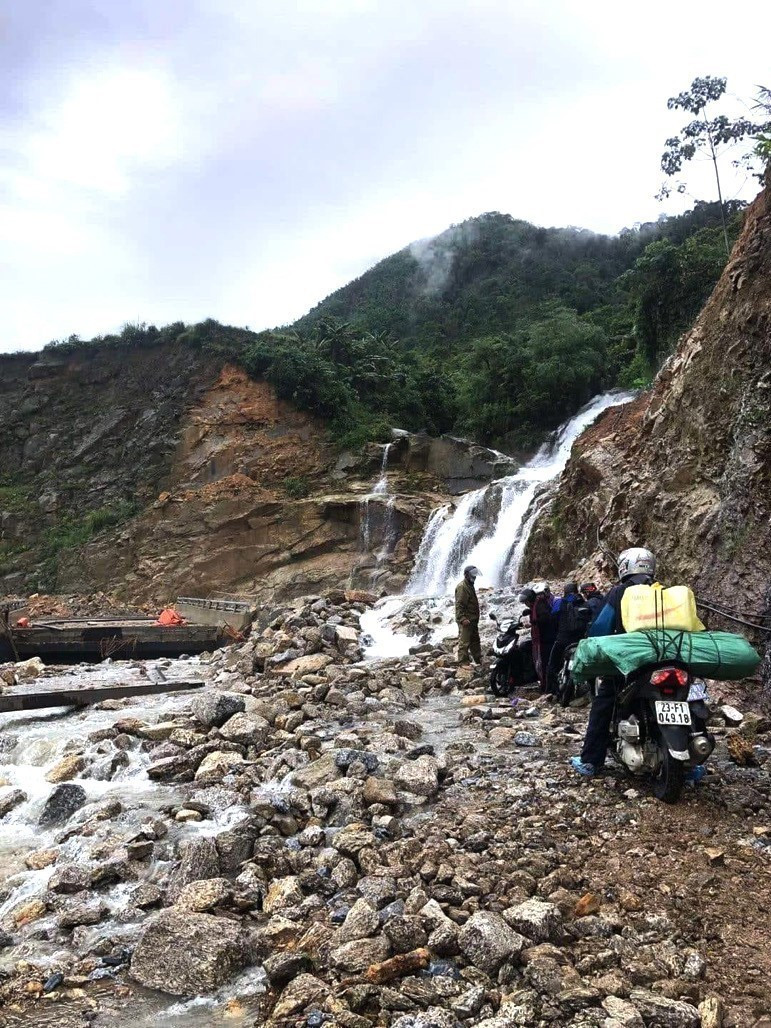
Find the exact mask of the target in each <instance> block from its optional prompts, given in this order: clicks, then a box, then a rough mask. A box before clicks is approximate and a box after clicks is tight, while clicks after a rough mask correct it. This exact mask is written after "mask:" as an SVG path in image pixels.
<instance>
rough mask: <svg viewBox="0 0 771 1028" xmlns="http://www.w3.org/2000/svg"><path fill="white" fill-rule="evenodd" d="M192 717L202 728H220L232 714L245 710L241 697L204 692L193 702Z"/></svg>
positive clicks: (226, 693)
mask: <svg viewBox="0 0 771 1028" xmlns="http://www.w3.org/2000/svg"><path fill="white" fill-rule="evenodd" d="M192 709H193V716H194V717H195V718H196V720H197V721H199V722H200V723H201V724H202V725H203V726H204V728H221V727H222V725H224V724H225V722H226V721H228V720H229V719H230V718H231V717H233V715H234V714H240V713H242V711H244V710H245V709H246V702H245V700H244V698H243V696H238V695H236V694H235V693H228V692H216V691H214V690H205V691H204V692H201V693H198V695H197V696H196V697H195V699H194V700H193V705H192Z"/></svg>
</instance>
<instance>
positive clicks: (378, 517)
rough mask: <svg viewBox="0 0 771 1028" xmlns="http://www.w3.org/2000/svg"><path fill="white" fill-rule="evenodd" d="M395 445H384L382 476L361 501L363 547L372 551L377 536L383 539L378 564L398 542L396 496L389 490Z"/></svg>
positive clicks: (378, 554) (365, 551) (378, 551)
mask: <svg viewBox="0 0 771 1028" xmlns="http://www.w3.org/2000/svg"><path fill="white" fill-rule="evenodd" d="M393 445H394V444H393V443H386V445H385V446H384V447H383V460H382V462H381V465H380V478H379V479H378V480H377V482H376V483H375V485H374V486H373V488H372V492H370V493H368V494H367V495H366V496H365V497H364V498H363V499H362V501H361V503H362V511H361V549H362V551H363V552H364V553H370V552H371V550H372V547H373V544H374V541H375V539H376V537H377V536H379V537H380V538H381V540H382V541H381V545H380V546H379V548H378V550H377V552H376V553H375V560H376V563H377V565H380V564H381V563H382V562H383V561H384V560H385V559H386V557H388V556H389V555H390V553H391V551H392V550H393V548H394V545H395V543H396V540H395V538H394V535H395V533H394V529H395V517H394V514H395V504H396V497H395V496H392V495H391V494H390V493H389V490H388V455H389V453H390V451H391V447H392V446H393ZM381 497H382V499H381ZM373 501H374V502H373ZM378 529H379V531H378Z"/></svg>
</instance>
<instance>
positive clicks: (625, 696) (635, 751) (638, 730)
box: [610, 663, 715, 803]
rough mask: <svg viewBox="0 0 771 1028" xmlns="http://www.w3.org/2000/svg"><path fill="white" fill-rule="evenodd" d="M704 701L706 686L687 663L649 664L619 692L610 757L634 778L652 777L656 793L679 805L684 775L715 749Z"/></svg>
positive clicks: (702, 761) (700, 763) (631, 676)
mask: <svg viewBox="0 0 771 1028" xmlns="http://www.w3.org/2000/svg"><path fill="white" fill-rule="evenodd" d="M706 701H707V689H706V685H705V684H704V682H703V681H701V680H700V679H695V678H694V677H693V676H692V674H691V673H690V671H689V670H688V668H687V666H685V665H684V664H675V663H668V664H653V665H648V667H647V668H644V669H641V670H640V671H638V672H635V673H634V674H633V675H630V676H629V678H627V679H626V681H625V683H624V684H623V686H621V687H620V689H619V691H618V695H617V697H616V704H615V708H614V711H613V720H612V724H611V747H610V749H611V753H612V754H613V756H614V758H615V759H616V760H617V761H618V763H620V764H621V765H623V767H625V768H626V769H627V770H628V771H631V772H632V773H633V774H646V775H650V776H652V778H653V793H654V795H655V796H656V797H657V798H658V799H660V800H663V801H664V802H665V803H677V801H678V799H679V798H680V793H681V791H682V788H683V784H684V782H685V776H686V772H687V771H688V770H690V769H691V768H692V767H696V766H699V765H702V764H704V763H705V762H706V761H707V759H708V758H709V756H710V754H711V753H712V751H713V750H714V748H715V737H714V736H713V735H712V734H711V733H710V732H708V731H707V718H708V716H709V711H708V709H707V703H706Z"/></svg>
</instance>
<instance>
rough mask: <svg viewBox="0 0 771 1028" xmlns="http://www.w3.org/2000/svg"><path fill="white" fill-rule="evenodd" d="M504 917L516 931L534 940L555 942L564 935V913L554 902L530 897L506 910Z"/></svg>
mask: <svg viewBox="0 0 771 1028" xmlns="http://www.w3.org/2000/svg"><path fill="white" fill-rule="evenodd" d="M503 918H504V920H505V921H506V923H507V924H508V925H510V927H512V928H513V929H514V930H515V931H516V932H519V933H520V934H521V935H524V936H525V937H526V938H528V939H531V940H532V941H533V942H555V941H556V940H557V939H559V937H560V936H561V935H562V914H561V913H560V909H559V907H558V906H556V905H555V904H554V903H545V902H543V901H542V900H537V899H529V900H526V901H525V902H524V903H520V904H519V906H517V907H509V909H508V910H504V912H503Z"/></svg>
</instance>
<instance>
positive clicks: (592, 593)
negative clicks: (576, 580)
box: [581, 582, 605, 624]
mask: <svg viewBox="0 0 771 1028" xmlns="http://www.w3.org/2000/svg"><path fill="white" fill-rule="evenodd" d="M581 595H582V596H583V598H584V599H585V600H586V602H587V604H588V605H589V610H590V611H591V612H592V624H593V623H594V622H595V621H596V620H597V615H598V614H599V613H600V611H601V610H602V608H603V607H604V606H605V597H604V596H603V595H602V593H601V592H600V590H599V589H598V588H597V586H596V585H595V584H594V582H585V583H584V584H583V585H582V586H581Z"/></svg>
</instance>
